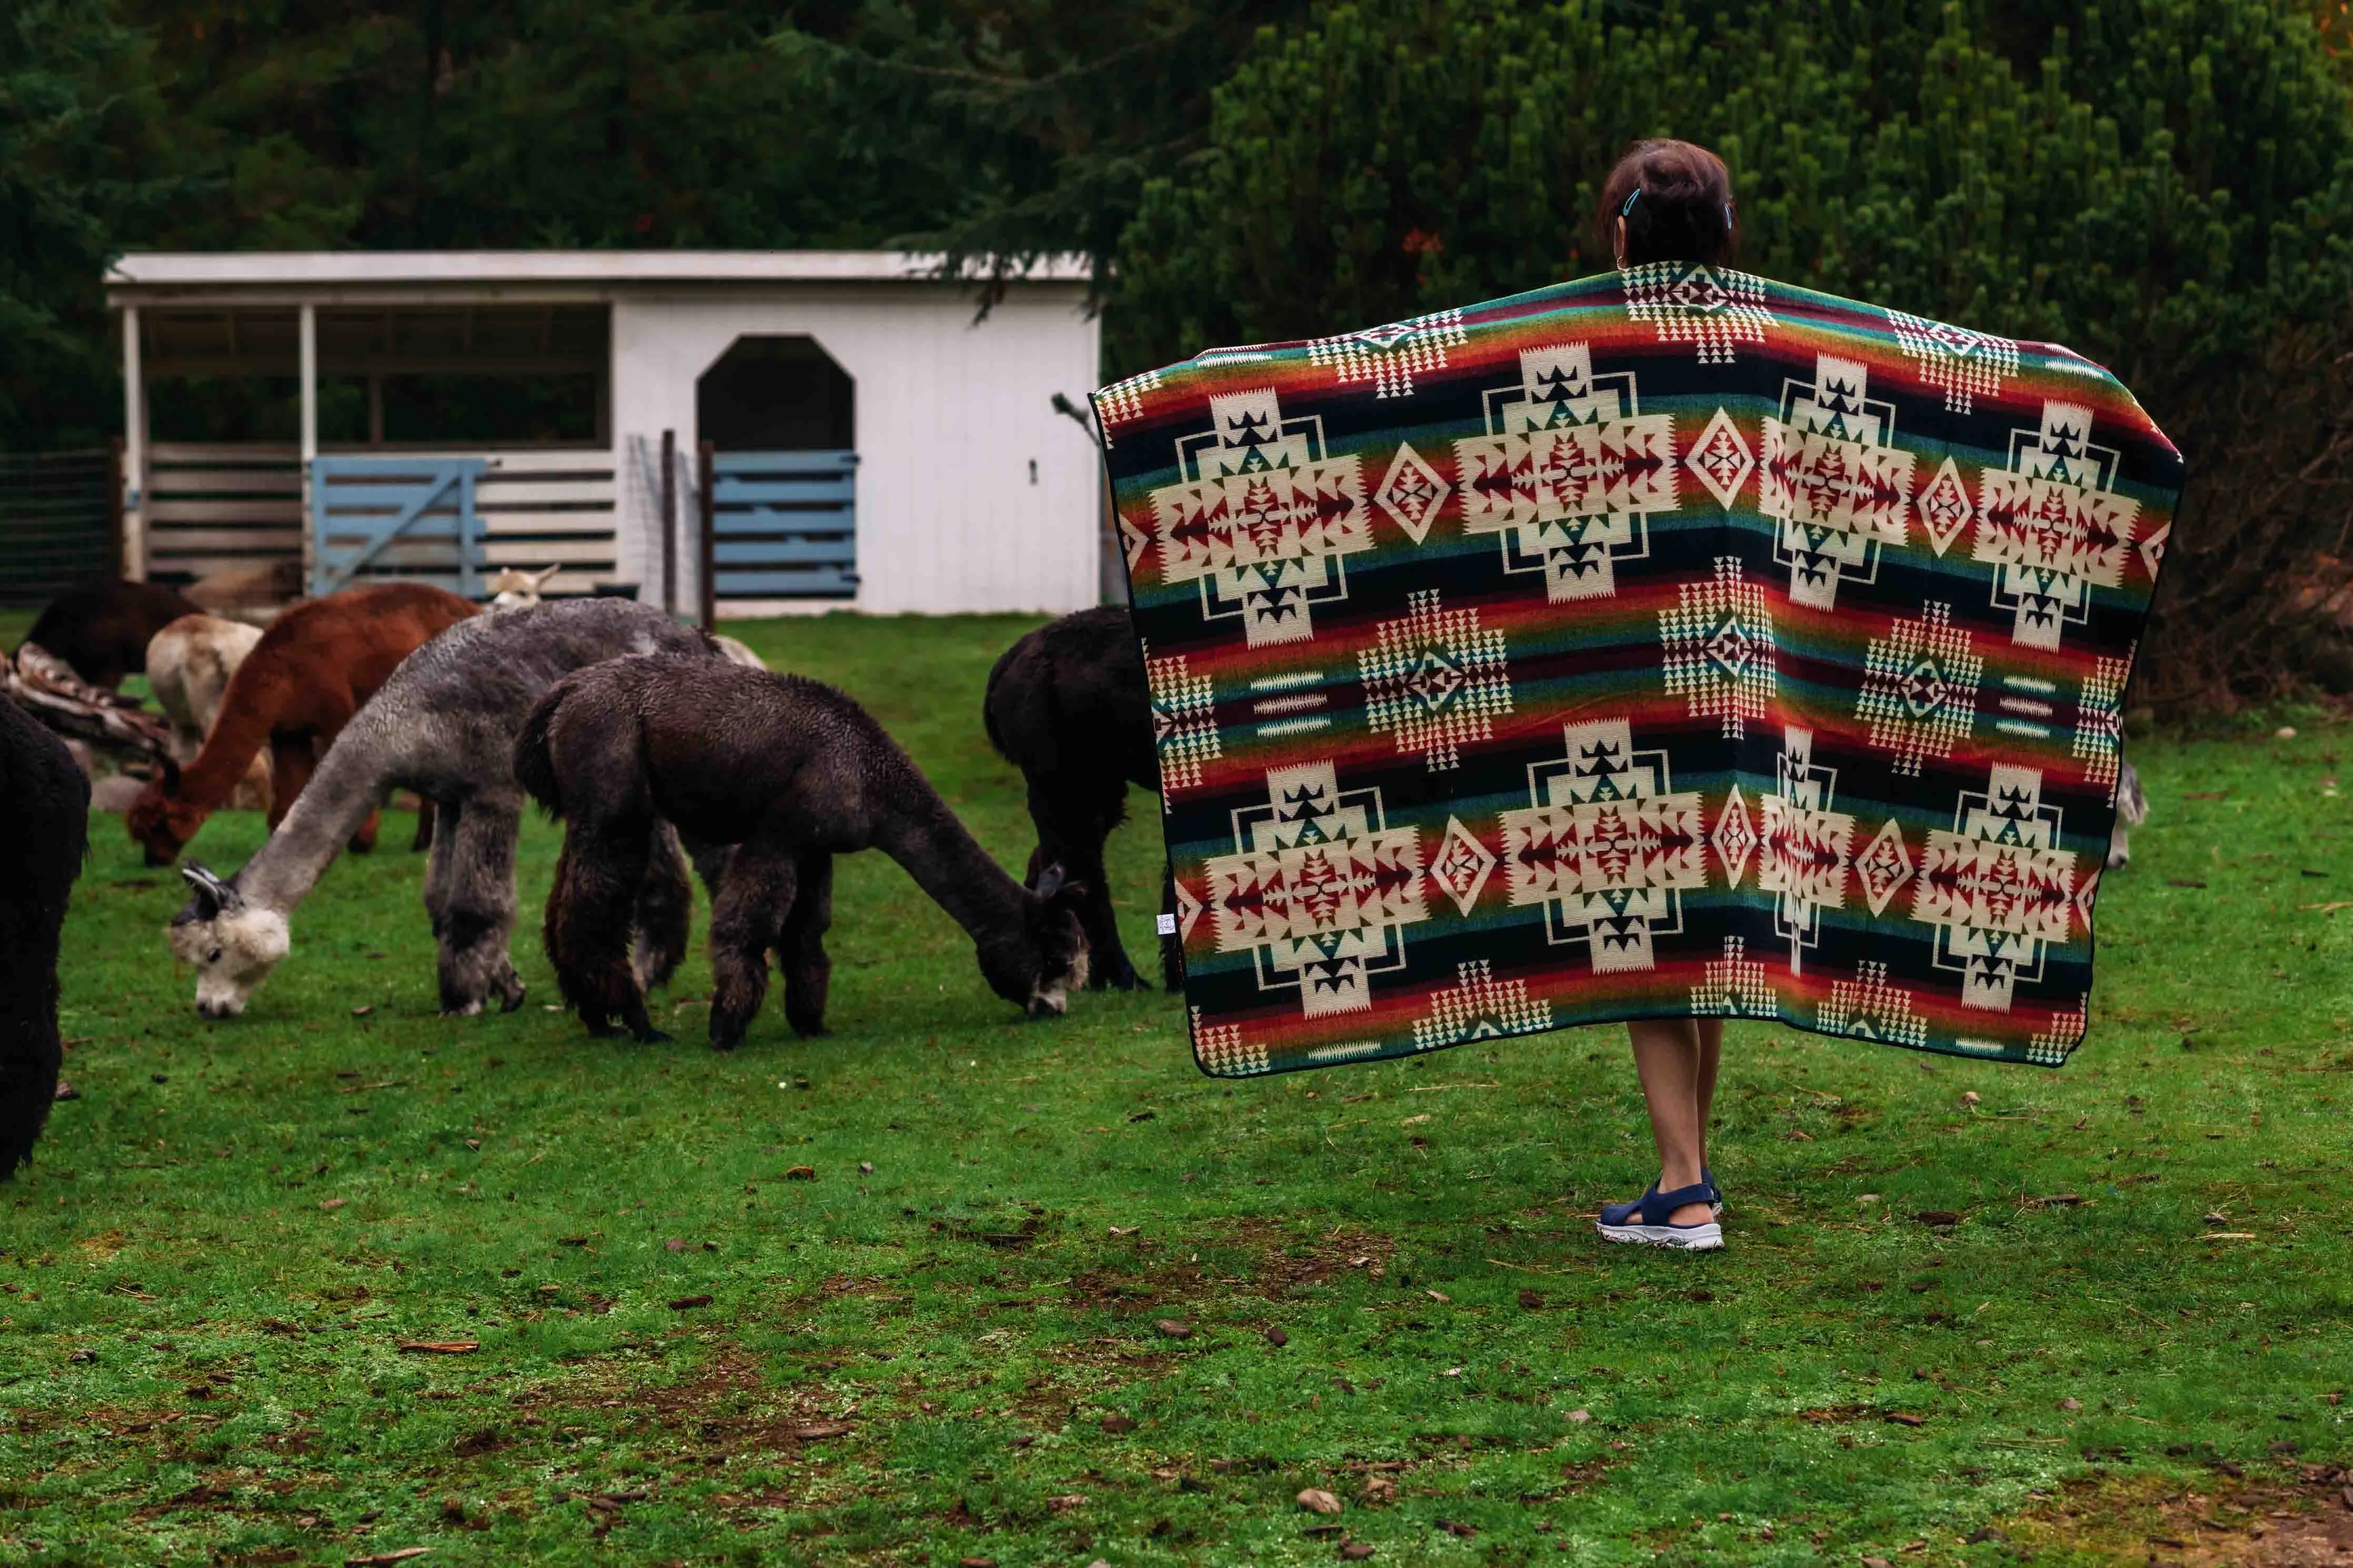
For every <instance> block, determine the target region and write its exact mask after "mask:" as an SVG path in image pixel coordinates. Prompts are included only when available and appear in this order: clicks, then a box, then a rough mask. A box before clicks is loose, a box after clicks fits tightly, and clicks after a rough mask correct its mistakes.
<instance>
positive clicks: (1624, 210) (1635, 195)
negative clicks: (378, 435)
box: [1618, 185, 1642, 217]
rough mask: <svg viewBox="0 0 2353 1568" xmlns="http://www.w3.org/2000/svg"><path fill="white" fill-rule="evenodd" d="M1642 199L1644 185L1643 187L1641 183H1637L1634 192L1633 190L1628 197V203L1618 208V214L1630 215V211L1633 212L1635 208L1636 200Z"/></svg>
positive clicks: (1622, 215)
mask: <svg viewBox="0 0 2353 1568" xmlns="http://www.w3.org/2000/svg"><path fill="white" fill-rule="evenodd" d="M1641 199H1642V187H1641V186H1640V185H1636V186H1635V187H1634V189H1633V191H1632V192H1631V193H1630V195H1628V196H1627V197H1626V205H1624V206H1622V207H1620V208H1619V209H1618V216H1620V217H1624V216H1627V215H1629V214H1630V213H1631V212H1632V211H1633V210H1634V204H1635V203H1636V202H1639V201H1641Z"/></svg>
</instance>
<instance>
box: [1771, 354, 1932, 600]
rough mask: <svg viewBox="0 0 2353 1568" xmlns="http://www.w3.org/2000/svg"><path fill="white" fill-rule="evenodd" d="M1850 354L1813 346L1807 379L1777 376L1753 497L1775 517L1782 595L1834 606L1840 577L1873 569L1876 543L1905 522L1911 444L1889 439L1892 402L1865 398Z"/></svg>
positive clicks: (1868, 575)
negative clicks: (1785, 587)
mask: <svg viewBox="0 0 2353 1568" xmlns="http://www.w3.org/2000/svg"><path fill="white" fill-rule="evenodd" d="M1870 375H1871V373H1870V372H1869V371H1868V370H1866V369H1865V368H1864V367H1863V366H1862V363H1859V362H1857V361H1854V360H1842V359H1835V358H1832V357H1831V355H1829V354H1820V355H1818V356H1816V358H1815V361H1814V379H1813V380H1812V381H1811V382H1810V383H1808V382H1802V381H1796V380H1792V381H1789V382H1788V383H1786V384H1784V387H1783V390H1782V394H1781V416H1780V417H1779V418H1778V419H1767V420H1766V421H1765V459H1764V462H1763V464H1762V465H1761V474H1760V478H1759V479H1758V482H1757V493H1758V507H1759V510H1762V511H1763V512H1764V513H1765V515H1766V516H1767V517H1769V518H1774V519H1776V520H1778V522H1779V523H1780V527H1779V528H1778V530H1776V531H1775V533H1774V536H1773V558H1774V559H1775V560H1777V561H1781V562H1785V563H1788V568H1789V598H1790V600H1791V601H1792V602H1793V603H1796V604H1800V605H1810V606H1811V607H1813V608H1815V609H1818V610H1828V609H1831V608H1834V607H1835V606H1836V605H1837V603H1838V588H1839V583H1840V581H1841V579H1845V580H1847V581H1850V582H1856V583H1869V582H1872V581H1873V580H1874V579H1875V578H1876V577H1877V576H1878V574H1879V552H1880V549H1881V547H1882V546H1883V545H1901V544H1903V543H1904V542H1905V538H1906V535H1907V532H1908V528H1907V523H1908V517H1909V513H1910V511H1911V507H1912V501H1911V494H1912V454H1911V453H1909V452H1906V451H1903V450H1901V449H1899V448H1898V447H1895V446H1894V444H1893V442H1894V433H1895V432H1894V426H1895V405H1894V404H1892V403H1881V402H1874V401H1873V400H1872V398H1871V396H1870Z"/></svg>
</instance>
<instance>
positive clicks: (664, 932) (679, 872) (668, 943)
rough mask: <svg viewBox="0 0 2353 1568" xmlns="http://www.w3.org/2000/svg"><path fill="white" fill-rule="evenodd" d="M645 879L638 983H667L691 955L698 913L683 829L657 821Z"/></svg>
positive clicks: (647, 986)
mask: <svg viewBox="0 0 2353 1568" xmlns="http://www.w3.org/2000/svg"><path fill="white" fill-rule="evenodd" d="M647 849H648V854H647V856H646V875H645V879H644V880H643V881H641V882H639V883H638V907H637V914H636V919H635V921H634V924H635V925H636V928H637V961H636V973H637V981H638V989H639V990H640V991H650V990H652V989H653V988H654V987H655V986H657V985H660V984H666V983H667V982H668V981H669V979H670V976H671V975H672V974H674V973H677V971H678V966H679V964H680V963H681V961H683V960H684V959H685V957H686V941H687V934H688V932H689V931H690V930H691V926H692V923H693V915H694V888H693V885H692V884H691V883H690V882H688V880H687V879H686V859H685V857H684V856H682V855H681V854H680V853H679V847H678V833H677V830H676V829H674V828H672V827H671V826H670V824H669V823H667V822H657V823H655V824H654V830H653V834H652V837H651V841H650V842H649V845H648V846H647Z"/></svg>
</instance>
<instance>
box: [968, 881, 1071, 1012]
mask: <svg viewBox="0 0 2353 1568" xmlns="http://www.w3.org/2000/svg"><path fill="white" fill-rule="evenodd" d="M1086 896H1087V889H1086V884H1085V883H1083V882H1071V881H1066V880H1065V879H1063V876H1062V868H1061V867H1060V866H1059V865H1056V866H1049V867H1047V868H1046V869H1045V870H1044V871H1043V872H1041V873H1039V878H1038V886H1037V888H1036V889H1035V890H1034V891H1024V892H1023V893H1022V895H1021V932H1020V934H1019V936H1018V937H1011V938H1008V939H1006V940H1004V941H1000V942H991V943H989V944H988V945H987V946H985V947H983V948H982V949H981V950H980V973H981V974H982V976H983V977H984V978H985V979H987V982H988V988H989V989H990V990H991V991H994V992H996V993H997V994H998V995H999V996H1002V997H1004V998H1005V999H1006V1000H1007V1001H1008V1002H1010V1003H1012V1004H1013V1005H1016V1006H1018V1007H1019V1008H1020V1009H1021V1010H1022V1011H1023V1012H1025V1013H1027V1014H1029V1016H1031V1017H1033V1018H1044V1017H1055V1018H1059V1017H1060V1016H1062V1014H1063V1013H1064V1012H1065V1011H1066V1010H1067V1009H1068V1008H1069V1006H1070V994H1071V990H1072V989H1073V988H1083V987H1084V986H1085V985H1086V983H1087V933H1086V931H1085V929H1084V928H1083V927H1082V926H1081V925H1080V924H1079V905H1080V903H1081V902H1082V900H1084V899H1085V898H1086Z"/></svg>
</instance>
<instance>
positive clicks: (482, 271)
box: [106, 250, 1092, 304]
mask: <svg viewBox="0 0 2353 1568" xmlns="http://www.w3.org/2000/svg"><path fill="white" fill-rule="evenodd" d="M941 260H942V258H940V257H938V256H936V255H930V256H927V255H921V254H915V253H912V252H906V251H892V250H378V251H345V250H289V251H269V250H252V251H224V252H201V253H200V252H189V251H178V252H141V253H134V254H132V255H128V256H125V257H123V258H121V259H120V260H119V261H117V262H116V263H115V264H114V265H113V266H112V267H111V268H108V269H107V274H106V291H107V298H108V299H109V300H110V301H111V302H113V303H116V304H123V303H137V302H142V301H144V300H151V299H172V300H196V299H206V298H209V299H227V298H229V297H233V296H234V297H239V298H251V297H253V296H256V295H266V296H270V297H273V298H278V299H288V300H292V299H301V298H305V297H315V298H318V299H322V300H325V299H338V298H354V297H359V296H375V297H382V296H385V295H406V296H409V297H417V296H432V295H440V296H444V297H455V296H467V297H472V298H477V299H481V298H500V299H509V300H520V299H531V298H555V297H562V298H571V299H580V298H584V297H586V298H596V297H609V295H611V294H612V293H615V292H620V291H625V290H628V289H634V288H639V287H655V288H664V289H668V288H700V287H710V286H720V287H733V288H738V289H741V288H744V287H747V286H748V287H758V286H761V285H775V284H876V283H908V284H923V283H929V284H934V285H938V284H942V283H945V282H950V281H952V280H950V279H943V278H942V277H941V276H940V266H941ZM1091 275H1092V274H1091V270H1090V268H1089V265H1088V263H1087V260H1086V258H1083V257H1077V256H1062V257H1048V258H1040V259H1039V260H1038V261H1036V262H1034V263H1032V264H1031V265H1030V266H1029V268H1027V269H1026V270H1024V271H1021V272H1018V273H1016V274H1014V275H1013V276H1012V277H1011V278H1009V279H1008V283H1010V284H1011V285H1012V286H1014V287H1017V288H1018V287H1020V286H1022V285H1024V284H1039V283H1043V284H1060V285H1063V286H1065V287H1067V286H1070V285H1072V284H1083V283H1085V282H1086V281H1087V280H1088V279H1089V278H1090V276H1091ZM986 276H987V270H986V268H985V267H983V266H980V265H974V266H971V267H968V268H966V269H965V273H964V274H963V277H962V279H961V280H955V281H959V283H963V282H971V281H977V280H978V279H982V278H985V277H986Z"/></svg>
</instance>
